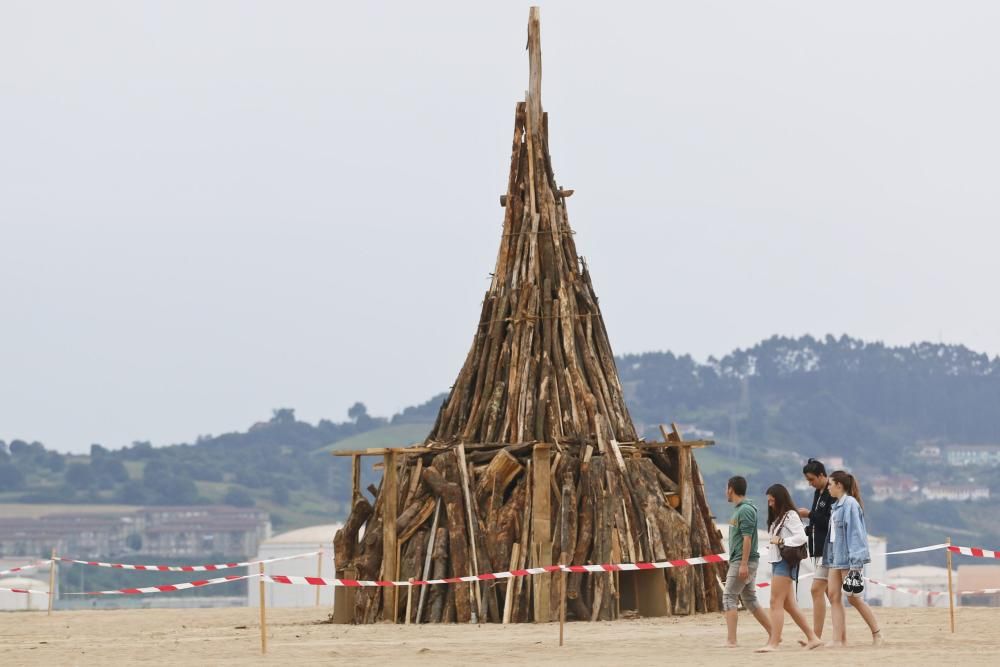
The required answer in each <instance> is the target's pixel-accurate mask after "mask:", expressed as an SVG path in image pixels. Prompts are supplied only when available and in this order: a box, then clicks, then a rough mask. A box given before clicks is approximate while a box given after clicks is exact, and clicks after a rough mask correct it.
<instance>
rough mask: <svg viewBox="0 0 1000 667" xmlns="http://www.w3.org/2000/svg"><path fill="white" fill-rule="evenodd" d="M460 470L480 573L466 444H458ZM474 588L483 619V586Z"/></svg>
mask: <svg viewBox="0 0 1000 667" xmlns="http://www.w3.org/2000/svg"><path fill="white" fill-rule="evenodd" d="M458 470H459V473H461V476H462V495H464V496H465V513H466V517H465V518H466V520H467V521H468V524H469V545H470V546H471V547H472V572H469V574H470V575H472V574H479V556H478V554H477V553H476V527H477V524H478V523H479V521H478V519H476V516H475V514H474V511H473V509H472V490H471V488H470V484H469V464H468V463H467V462H466V460H465V446H464V445H462V444H459V445H458ZM472 586H473V589H474V590H475V594H476V617H477V619H482V618H483V617H484V616H485V615H486V614H485V612H486V610H485V609H484V608H483V595H482V587H481V586H480V584H479V582H476V583H474V584H473V585H472Z"/></svg>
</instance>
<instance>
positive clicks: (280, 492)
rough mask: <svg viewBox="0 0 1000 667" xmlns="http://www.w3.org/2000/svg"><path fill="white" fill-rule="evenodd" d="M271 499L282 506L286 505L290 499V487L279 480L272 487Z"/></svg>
mask: <svg viewBox="0 0 1000 667" xmlns="http://www.w3.org/2000/svg"><path fill="white" fill-rule="evenodd" d="M271 500H273V501H274V503H275V504H276V505H278V506H280V507H284V506H286V505H287V504H288V500H289V493H288V487H286V486H285V485H284V484H283V483H281V482H277V483H276V484H275V485H274V486H272V487H271Z"/></svg>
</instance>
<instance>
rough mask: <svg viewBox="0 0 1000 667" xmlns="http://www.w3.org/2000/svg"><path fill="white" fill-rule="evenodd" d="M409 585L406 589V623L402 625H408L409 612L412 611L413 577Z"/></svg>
mask: <svg viewBox="0 0 1000 667" xmlns="http://www.w3.org/2000/svg"><path fill="white" fill-rule="evenodd" d="M409 582H410V585H409V586H407V587H406V621H405V622H404V623H403V625H409V624H410V612H411V611H412V610H413V577H410V579H409Z"/></svg>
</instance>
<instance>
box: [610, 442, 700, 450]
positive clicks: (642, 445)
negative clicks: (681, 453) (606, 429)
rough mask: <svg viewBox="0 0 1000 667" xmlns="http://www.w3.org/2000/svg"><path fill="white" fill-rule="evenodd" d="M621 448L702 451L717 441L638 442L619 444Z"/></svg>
mask: <svg viewBox="0 0 1000 667" xmlns="http://www.w3.org/2000/svg"><path fill="white" fill-rule="evenodd" d="M618 444H619V445H620V446H623V447H625V446H628V447H634V448H636V449H666V448H671V447H687V448H689V449H700V448H702V447H711V446H713V445H714V444H715V440H684V441H681V442H675V441H667V442H636V443H632V444H631V445H626V444H625V443H622V442H619V443H618Z"/></svg>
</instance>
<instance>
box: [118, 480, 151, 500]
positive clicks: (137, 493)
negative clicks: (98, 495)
mask: <svg viewBox="0 0 1000 667" xmlns="http://www.w3.org/2000/svg"><path fill="white" fill-rule="evenodd" d="M115 498H116V500H117V501H118V502H120V503H124V504H126V505H145V504H146V503H147V502H148V500H149V493H148V492H147V491H146V485H145V484H143V483H142V482H139V481H132V482H126V483H125V484H124V485H123V486H122V487H121V489H119V490H118V493H117V494H115Z"/></svg>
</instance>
